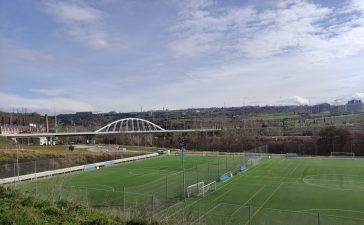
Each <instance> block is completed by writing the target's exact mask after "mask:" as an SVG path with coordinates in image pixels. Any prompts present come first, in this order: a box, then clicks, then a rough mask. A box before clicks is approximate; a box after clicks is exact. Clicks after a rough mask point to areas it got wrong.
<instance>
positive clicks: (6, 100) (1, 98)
mask: <svg viewBox="0 0 364 225" xmlns="http://www.w3.org/2000/svg"><path fill="white" fill-rule="evenodd" d="M0 108H4V109H11V108H27V109H30V110H37V111H41V112H49V111H53V110H56V111H57V112H69V111H74V112H75V111H91V110H93V109H94V108H93V107H92V106H91V105H90V104H88V103H86V102H84V101H80V100H74V99H68V98H35V99H32V98H25V97H20V96H17V95H12V94H7V93H4V92H0Z"/></svg>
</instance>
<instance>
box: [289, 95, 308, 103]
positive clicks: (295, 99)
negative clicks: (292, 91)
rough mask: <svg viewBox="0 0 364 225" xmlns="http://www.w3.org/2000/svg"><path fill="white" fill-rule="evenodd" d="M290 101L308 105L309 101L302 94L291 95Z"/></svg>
mask: <svg viewBox="0 0 364 225" xmlns="http://www.w3.org/2000/svg"><path fill="white" fill-rule="evenodd" d="M288 101H290V102H292V103H293V104H297V105H308V104H309V101H308V99H307V98H303V97H300V96H296V95H294V96H291V97H289V98H288Z"/></svg>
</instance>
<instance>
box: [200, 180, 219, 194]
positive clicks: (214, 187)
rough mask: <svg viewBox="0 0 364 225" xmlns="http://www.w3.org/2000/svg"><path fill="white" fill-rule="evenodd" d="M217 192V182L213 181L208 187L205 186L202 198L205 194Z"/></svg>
mask: <svg viewBox="0 0 364 225" xmlns="http://www.w3.org/2000/svg"><path fill="white" fill-rule="evenodd" d="M215 190H216V181H212V182H210V183H208V184H206V185H204V186H203V190H202V196H205V194H206V193H207V192H208V191H215Z"/></svg>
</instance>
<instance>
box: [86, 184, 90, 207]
mask: <svg viewBox="0 0 364 225" xmlns="http://www.w3.org/2000/svg"><path fill="white" fill-rule="evenodd" d="M86 203H87V207H90V204H89V202H88V190H87V187H86Z"/></svg>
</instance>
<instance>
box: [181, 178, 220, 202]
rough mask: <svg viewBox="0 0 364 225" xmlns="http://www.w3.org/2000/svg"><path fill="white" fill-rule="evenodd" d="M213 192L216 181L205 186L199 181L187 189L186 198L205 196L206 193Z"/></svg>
mask: <svg viewBox="0 0 364 225" xmlns="http://www.w3.org/2000/svg"><path fill="white" fill-rule="evenodd" d="M214 190H216V181H212V182H210V183H208V184H206V185H205V183H204V182H203V181H201V182H198V183H195V184H192V185H190V186H188V187H187V198H190V197H194V196H196V197H198V196H205V194H206V193H207V192H208V191H214Z"/></svg>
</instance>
